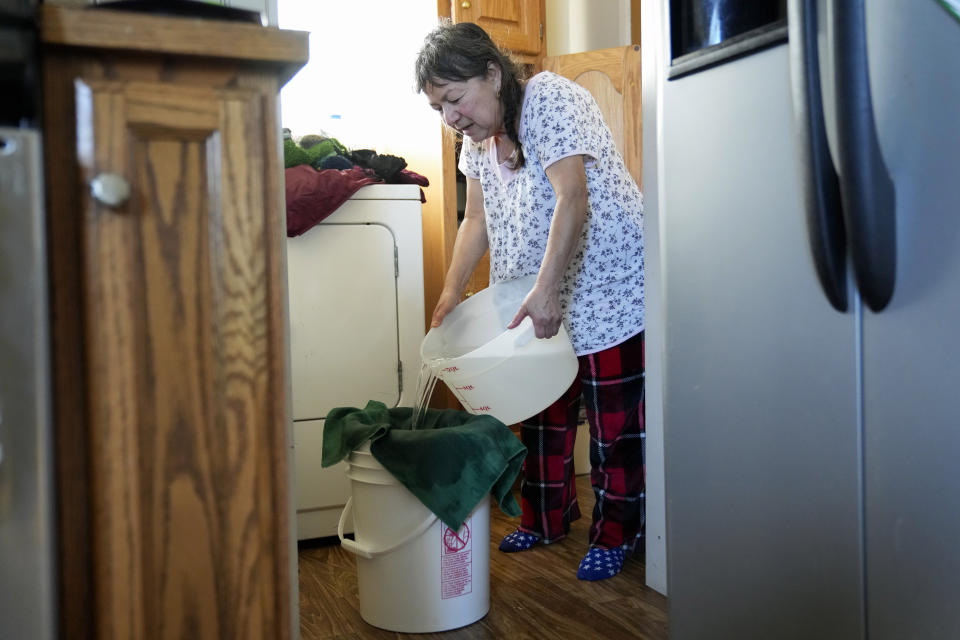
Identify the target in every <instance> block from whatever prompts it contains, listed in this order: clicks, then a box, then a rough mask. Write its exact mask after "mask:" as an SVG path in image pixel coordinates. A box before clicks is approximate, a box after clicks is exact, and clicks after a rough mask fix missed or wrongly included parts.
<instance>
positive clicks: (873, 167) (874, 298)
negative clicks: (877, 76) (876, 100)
mask: <svg viewBox="0 0 960 640" xmlns="http://www.w3.org/2000/svg"><path fill="white" fill-rule="evenodd" d="M831 3H832V7H831V8H832V13H833V18H834V21H835V23H834V42H833V50H834V55H833V59H834V65H835V69H834V80H835V85H836V86H835V90H836V101H837V104H836V109H837V161H838V164H839V169H840V199H841V201H842V203H843V211H844V223H845V224H846V228H847V233H848V235H849V239H850V240H849V247H850V257H851V260H852V262H853V273H854V278H855V280H856V282H857V287H858V288H859V289H860V294H861V296H862V297H863V300H864V302H866V304H867V306H868V307H870V309H872V310H873V311H881V310H883V308H884V307H886V306H887V303H888V302H890V298H891V296H893V287H894V281H895V279H896V266H897V260H896V255H897V251H896V225H895V218H894V211H895V209H896V193H895V191H894V185H893V181H892V180H891V179H890V175H889V173H888V172H887V168H886V166H885V165H884V162H883V156H882V154H881V153H880V145H879V143H878V141H877V132H876V126H875V123H874V117H873V101H872V98H871V95H870V74H869V68H868V63H867V33H866V22H865V20H864V2H863V0H831Z"/></svg>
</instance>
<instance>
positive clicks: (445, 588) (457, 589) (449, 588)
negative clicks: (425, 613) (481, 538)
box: [440, 520, 473, 600]
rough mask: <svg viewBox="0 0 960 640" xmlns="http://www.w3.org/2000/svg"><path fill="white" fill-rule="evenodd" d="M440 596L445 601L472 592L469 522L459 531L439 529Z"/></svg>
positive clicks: (471, 550)
mask: <svg viewBox="0 0 960 640" xmlns="http://www.w3.org/2000/svg"><path fill="white" fill-rule="evenodd" d="M440 532H441V533H440V535H441V536H442V539H441V544H440V594H441V597H442V598H443V599H444V600H445V599H447V598H456V597H457V596H464V595H467V594H468V593H471V592H472V591H473V540H472V539H471V535H470V520H467V521H466V522H464V523H463V526H462V527H460V530H459V531H454V530H453V529H451V528H450V527H448V526H443V527H441V528H440Z"/></svg>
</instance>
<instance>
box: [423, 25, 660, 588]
mask: <svg viewBox="0 0 960 640" xmlns="http://www.w3.org/2000/svg"><path fill="white" fill-rule="evenodd" d="M416 79H417V90H418V91H419V92H422V93H423V94H424V95H425V96H426V97H427V100H428V101H429V103H430V106H431V107H432V108H433V109H435V110H436V111H437V112H439V113H440V114H441V116H442V117H443V121H444V122H445V123H446V124H447V125H448V126H449V127H451V128H453V129H455V130H456V131H457V132H459V133H461V134H462V135H463V136H464V137H465V140H464V144H463V149H462V151H461V155H460V165H459V166H460V169H461V171H462V172H463V173H464V175H466V176H467V197H466V209H465V212H464V220H463V223H462V224H461V225H460V229H459V231H458V233H457V239H456V242H455V244H454V250H453V258H452V260H451V264H450V268H449V270H448V272H447V275H446V278H445V281H444V286H443V291H442V292H441V294H440V297H439V300H438V302H437V305H436V308H435V309H434V312H433V317H432V326H439V325H440V324H441V323H442V322H443V318H444V316H446V315H447V314H448V313H449V312H450V311H451V310H452V309H453V308H454V307H455V306H456V305H457V303H458V302H459V301H460V299H461V297H462V295H463V290H464V288H465V286H466V283H467V281H468V279H469V277H470V275H471V273H472V272H473V269H474V267H475V266H476V265H477V263H478V262H479V260H480V258H481V257H482V256H483V254H484V252H485V251H487V249H489V250H490V281H491V283H496V282H499V281H502V280H511V279H514V278H518V277H522V276H526V275H531V274H537V279H536V284H535V285H534V287H533V289H532V290H531V291H530V293H529V294H528V295H527V297H526V299H525V300H524V301H523V303H522V305H521V306H520V308H519V309H518V311H517V313H516V316H515V317H514V318H513V320H512V321H511V323H510V324H509V325H508V326H509V328H514V327H516V326H517V325H519V324H520V321H521V320H523V319H524V318H525V317H527V316H529V317H530V318H531V319H532V321H533V324H534V327H535V332H536V336H537V337H538V338H549V337H552V336H554V335H556V334H557V332H558V330H559V327H560V323H561V322H564V323H565V326H566V328H567V331H568V334H569V335H570V339H571V342H572V343H573V347H574V350H575V351H576V353H577V356H578V361H579V373H578V376H577V378H576V379H575V380H574V383H573V385H572V386H571V387H570V389H569V390H568V391H567V392H566V393H565V394H564V395H563V397H561V398H560V399H559V400H557V401H556V402H555V403H554V404H553V405H551V406H550V407H548V408H547V409H545V410H544V411H543V412H541V413H540V414H539V415H537V416H534V417H533V418H530V419H528V420H525V421H524V422H523V423H522V426H521V438H522V440H523V443H524V444H525V445H526V446H527V449H528V451H529V452H530V453H528V457H527V460H526V462H525V464H524V472H523V482H522V484H521V505H522V509H523V515H522V517H521V520H520V527H519V528H518V529H517V531H516V532H514V533H512V534H510V535H508V536H507V537H506V538H504V540H503V541H502V542H501V544H500V550H501V551H506V552H516V551H524V550H527V549H529V548H531V547H532V546H534V545H536V544H539V543H541V542H542V543H551V542H555V541H557V540H560V539H561V538H563V537H564V536H565V535H566V534H567V533H568V532H569V529H570V522H572V521H573V520H576V519H577V518H579V517H580V510H579V507H578V506H577V498H576V487H575V484H574V481H573V475H574V469H573V445H574V439H575V436H576V427H577V423H578V418H579V410H580V402H581V398H583V399H584V400H585V401H586V414H587V419H588V422H589V423H590V464H591V474H590V476H591V484H592V485H593V490H594V493H595V494H596V498H597V500H596V506H595V508H594V512H593V524H592V526H591V529H590V550H589V552H588V553H587V555H586V557H584V559H583V561H582V562H581V563H580V567H579V569H578V571H577V576H578V577H579V578H581V579H583V580H599V579H603V578H607V577H610V576H613V575H615V574H617V573H618V572H619V571H620V570H621V569H622V567H623V561H624V551H625V550H635V549H638V548H639V549H641V550H642V543H643V538H642V536H643V530H644V468H643V463H644V422H643V402H644V395H643V393H644V381H643V328H644V304H643V229H642V223H643V213H642V211H643V204H642V196H641V194H640V190H639V189H638V188H637V185H636V183H635V182H634V181H633V179H632V178H631V176H630V174H629V173H628V172H627V170H626V167H625V166H624V163H623V159H622V157H621V156H620V154H619V153H618V152H617V150H616V148H615V146H614V143H613V138H612V136H611V133H610V130H609V128H608V127H607V125H606V124H605V123H604V121H603V117H602V115H601V113H600V110H599V108H598V107H597V105H596V102H595V101H594V100H593V98H592V96H591V95H590V93H589V92H587V91H586V90H585V89H583V88H582V87H580V86H579V85H577V84H575V83H573V82H570V81H569V80H567V79H565V78H562V77H561V76H558V75H556V74H553V73H549V72H544V73H539V74H537V75H535V76H533V77H532V78H530V79H529V80H525V79H524V78H522V77H521V75H520V73H519V72H518V69H517V67H516V66H515V65H514V63H513V62H512V61H511V60H510V59H509V58H508V57H507V56H506V55H504V54H503V53H502V52H501V51H500V50H499V48H498V47H497V46H496V45H495V44H494V43H493V41H492V40H491V39H490V37H489V36H488V35H487V34H486V32H484V31H483V29H481V28H480V27H478V26H477V25H475V24H471V23H459V24H449V23H447V24H442V25H441V26H439V27H438V28H437V29H435V30H434V31H433V32H431V33H430V34H429V35H428V36H427V37H426V39H425V41H424V45H423V48H422V49H421V50H420V53H419V55H418V58H417V63H416Z"/></svg>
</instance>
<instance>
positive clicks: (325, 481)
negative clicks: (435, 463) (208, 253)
mask: <svg viewBox="0 0 960 640" xmlns="http://www.w3.org/2000/svg"><path fill="white" fill-rule="evenodd" d="M421 212H422V209H421V204H420V188H419V187H418V186H416V185H386V184H384V185H370V186H366V187H363V188H361V189H360V190H359V191H357V193H356V194H355V195H354V196H353V197H352V198H351V199H350V200H348V201H347V202H345V203H344V204H343V205H342V206H341V207H340V208H338V209H337V210H336V211H335V212H333V213H332V214H331V215H330V216H328V217H327V218H326V219H325V220H324V221H323V222H321V223H320V224H318V225H317V226H315V227H314V228H312V229H310V230H309V231H307V232H306V233H304V234H302V235H300V236H297V237H295V238H288V239H287V278H288V283H289V296H290V352H291V368H292V372H291V373H292V392H293V420H294V425H293V429H294V460H295V462H294V466H295V477H296V487H295V499H296V505H297V539H299V540H303V539H307V538H317V537H325V536H332V535H336V532H337V522H338V521H339V518H340V513H341V512H342V510H343V506H344V504H345V502H346V500H347V498H348V497H349V496H350V485H349V481H348V479H347V477H346V475H345V471H346V463H343V462H341V463H340V464H338V465H336V466H334V467H330V468H328V469H323V468H322V467H321V466H320V458H321V452H322V447H323V424H324V418H325V417H326V415H327V413H328V412H329V411H330V410H331V409H333V408H335V407H358V408H363V407H364V406H365V405H366V403H367V401H368V400H379V401H381V402H383V403H384V404H386V405H387V406H388V407H395V406H412V405H413V403H414V400H415V395H416V385H417V377H418V375H419V372H420V343H421V342H422V341H423V337H424V331H425V327H424V301H423V232H422V222H421Z"/></svg>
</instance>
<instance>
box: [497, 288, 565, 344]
mask: <svg viewBox="0 0 960 640" xmlns="http://www.w3.org/2000/svg"><path fill="white" fill-rule="evenodd" d="M527 316H530V319H531V320H533V326H534V330H535V333H536V336H537V337H538V338H552V337H553V336H555V335H557V333H558V332H559V331H560V323H561V322H562V321H563V311H562V309H561V308H560V294H559V292H558V291H556V289H553V288H550V287H544V286H541V285H539V284H537V285H534V287H533V290H532V291H530V293H528V294H527V297H526V298H524V300H523V304H521V305H520V309H519V310H518V311H517V315H515V316H514V317H513V320H511V321H510V324H508V325H507V329H513V328H515V327H517V326H518V325H519V324H520V322H521V321H522V320H523V319H524V318H526V317H527Z"/></svg>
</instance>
